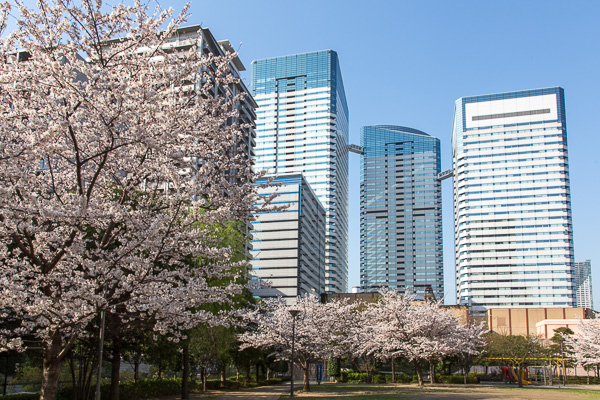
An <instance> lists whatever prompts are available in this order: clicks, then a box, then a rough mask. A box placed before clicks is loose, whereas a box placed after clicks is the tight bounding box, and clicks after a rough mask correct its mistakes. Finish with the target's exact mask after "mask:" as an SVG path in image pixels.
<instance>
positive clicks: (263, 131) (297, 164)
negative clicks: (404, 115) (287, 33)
mask: <svg viewBox="0 0 600 400" xmlns="http://www.w3.org/2000/svg"><path fill="white" fill-rule="evenodd" d="M252 95H253V96H254V98H255V99H256V102H257V104H258V107H259V108H258V110H257V111H256V114H257V119H256V134H257V139H256V157H255V168H256V170H258V171H262V170H266V171H267V173H269V174H273V175H280V174H287V173H302V175H304V177H305V178H306V181H307V182H308V183H309V185H310V186H311V187H312V189H313V190H314V192H315V194H316V195H317V197H318V198H319V200H320V201H321V203H322V204H323V207H325V210H326V212H327V228H326V229H327V231H326V243H325V246H326V247H325V265H324V273H325V291H326V292H327V293H339V292H346V291H347V290H348V106H347V105H346V95H345V94H344V83H343V81H342V73H341V70H340V65H339V60H338V56H337V53H336V52H335V51H332V50H324V51H316V52H312V53H304V54H294V55H290V56H283V57H275V58H268V59H265V60H257V61H253V62H252Z"/></svg>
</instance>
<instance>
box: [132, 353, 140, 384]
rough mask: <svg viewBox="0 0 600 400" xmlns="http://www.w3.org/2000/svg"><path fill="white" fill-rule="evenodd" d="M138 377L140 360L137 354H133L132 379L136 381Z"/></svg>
mask: <svg viewBox="0 0 600 400" xmlns="http://www.w3.org/2000/svg"><path fill="white" fill-rule="evenodd" d="M139 379H140V361H139V359H138V356H137V355H136V356H135V360H134V361H133V381H134V382H137V381H138V380H139Z"/></svg>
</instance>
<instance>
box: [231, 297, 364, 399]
mask: <svg viewBox="0 0 600 400" xmlns="http://www.w3.org/2000/svg"><path fill="white" fill-rule="evenodd" d="M351 307H353V306H351V305H348V303H347V302H345V301H333V302H330V303H326V304H322V303H320V301H319V298H318V297H317V296H314V295H310V296H305V297H298V298H297V302H296V304H294V305H288V304H286V303H285V302H284V301H283V300H281V299H278V300H266V301H265V302H264V304H263V306H261V307H259V308H257V309H255V310H252V311H250V312H248V314H247V315H246V319H247V321H248V324H249V326H250V327H252V328H251V329H249V330H248V331H247V332H245V333H243V334H241V335H240V336H239V340H240V342H241V343H242V345H241V347H240V348H241V349H245V348H249V347H254V348H263V349H269V350H271V351H272V355H274V356H276V358H277V359H278V360H284V361H287V360H289V359H290V358H291V348H292V316H291V314H290V310H292V309H293V310H299V314H298V316H297V317H296V323H295V324H296V334H295V344H294V348H295V350H294V352H295V360H294V361H295V362H296V363H297V364H299V365H300V367H301V368H302V371H303V372H304V390H305V391H310V384H309V372H310V365H311V364H313V363H315V362H317V361H320V360H323V359H324V358H327V357H329V356H331V355H332V352H333V350H332V349H333V348H334V345H333V344H332V340H335V339H336V338H337V335H338V333H339V330H340V326H341V325H340V321H341V318H340V315H344V314H345V313H346V312H347V311H348V309H349V308H351Z"/></svg>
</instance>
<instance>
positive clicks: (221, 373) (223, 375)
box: [219, 366, 227, 388]
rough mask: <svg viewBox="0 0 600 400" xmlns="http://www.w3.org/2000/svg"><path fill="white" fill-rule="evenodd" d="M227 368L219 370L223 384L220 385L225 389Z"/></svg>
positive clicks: (223, 367)
mask: <svg viewBox="0 0 600 400" xmlns="http://www.w3.org/2000/svg"><path fill="white" fill-rule="evenodd" d="M225 368H226V367H225V366H222V367H221V368H219V377H220V378H221V383H220V387H222V388H224V387H225V380H226V379H225V375H226V374H225V372H227V371H225Z"/></svg>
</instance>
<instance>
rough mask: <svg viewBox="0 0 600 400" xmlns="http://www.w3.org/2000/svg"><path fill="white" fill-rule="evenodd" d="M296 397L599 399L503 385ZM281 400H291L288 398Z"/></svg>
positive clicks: (364, 389)
mask: <svg viewBox="0 0 600 400" xmlns="http://www.w3.org/2000/svg"><path fill="white" fill-rule="evenodd" d="M295 397H298V398H302V399H309V398H315V399H317V398H318V399H320V400H326V399H332V400H378V399H385V400H391V399H422V400H425V399H427V400H429V399H431V400H437V399H439V400H459V399H466V400H475V399H481V400H488V399H489V400H508V399H515V400H530V399H532V400H533V399H535V400H537V399H540V400H542V399H543V400H570V399H600V391H596V390H588V389H585V388H582V389H570V388H569V389H564V388H560V389H559V388H558V387H556V386H555V387H543V388H541V387H525V388H523V389H519V388H517V387H514V386H504V385H494V386H486V385H467V386H462V385H461V386H454V385H435V386H425V387H424V388H423V389H421V388H419V387H417V386H415V385H360V384H359V385H352V384H341V385H340V384H323V385H319V386H317V385H315V386H312V387H311V392H306V393H304V392H298V393H297V394H296V396H295ZM281 399H290V398H289V397H287V396H283V397H281Z"/></svg>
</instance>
